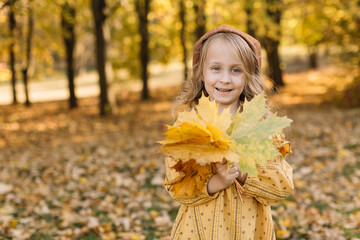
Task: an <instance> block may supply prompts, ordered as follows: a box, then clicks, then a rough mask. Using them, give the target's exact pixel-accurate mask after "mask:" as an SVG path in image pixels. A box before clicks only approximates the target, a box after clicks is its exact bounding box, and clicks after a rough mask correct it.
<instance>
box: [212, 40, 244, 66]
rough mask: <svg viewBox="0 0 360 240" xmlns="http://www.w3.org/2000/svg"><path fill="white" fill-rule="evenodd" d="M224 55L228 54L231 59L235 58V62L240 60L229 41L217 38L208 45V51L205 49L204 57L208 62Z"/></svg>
mask: <svg viewBox="0 0 360 240" xmlns="http://www.w3.org/2000/svg"><path fill="white" fill-rule="evenodd" d="M225 53H228V54H230V55H231V56H232V57H233V58H236V59H237V60H239V61H240V58H239V56H238V51H237V49H236V48H235V46H233V45H232V44H230V42H229V41H226V40H225V39H222V38H217V39H214V40H213V41H212V42H211V43H209V46H208V49H207V53H206V56H205V59H206V60H210V59H209V57H210V58H214V57H220V58H221V57H224V56H225V55H227V54H225Z"/></svg>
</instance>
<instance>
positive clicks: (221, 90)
mask: <svg viewBox="0 0 360 240" xmlns="http://www.w3.org/2000/svg"><path fill="white" fill-rule="evenodd" d="M217 90H219V91H220V92H230V91H231V90H230V89H222V88H217Z"/></svg>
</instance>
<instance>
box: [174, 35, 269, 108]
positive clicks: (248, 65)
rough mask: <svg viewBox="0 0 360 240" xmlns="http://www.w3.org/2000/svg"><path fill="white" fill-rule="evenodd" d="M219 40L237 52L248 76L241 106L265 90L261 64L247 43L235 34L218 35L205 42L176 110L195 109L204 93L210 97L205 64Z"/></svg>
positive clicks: (177, 99) (177, 102)
mask: <svg viewBox="0 0 360 240" xmlns="http://www.w3.org/2000/svg"><path fill="white" fill-rule="evenodd" d="M218 39H222V40H224V41H225V43H226V44H228V46H231V47H232V48H233V49H234V51H236V53H237V56H238V58H239V62H240V67H241V69H242V71H243V72H244V74H245V76H246V82H245V87H244V91H243V92H242V93H241V95H240V98H239V101H240V104H242V103H243V102H244V101H245V98H246V99H247V100H248V101H250V100H251V99H252V98H253V97H254V96H255V95H257V94H259V93H261V92H262V91H263V90H264V89H265V83H264V81H263V80H262V79H261V76H260V66H258V65H259V64H258V61H257V59H256V56H255V53H254V52H253V51H252V50H251V48H250V46H249V45H248V44H247V42H246V41H245V40H244V39H243V38H242V37H240V36H239V35H237V34H234V33H228V32H225V33H216V34H215V35H212V36H211V37H209V38H208V39H207V40H206V41H205V42H203V44H202V46H201V48H200V56H199V58H198V61H197V62H196V63H195V64H194V66H193V70H192V75H191V77H190V78H189V79H187V80H186V81H184V83H183V86H182V90H181V92H180V94H179V95H178V97H177V98H176V101H175V105H174V109H176V108H177V107H179V106H180V105H187V107H193V106H194V105H195V104H197V103H198V99H199V98H200V97H201V95H202V94H203V93H204V95H205V96H208V93H207V92H206V90H205V86H204V79H203V69H204V63H205V60H206V57H207V53H208V50H209V48H210V46H211V45H212V44H213V43H214V42H215V41H217V40H218Z"/></svg>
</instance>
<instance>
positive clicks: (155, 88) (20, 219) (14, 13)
mask: <svg viewBox="0 0 360 240" xmlns="http://www.w3.org/2000/svg"><path fill="white" fill-rule="evenodd" d="M222 24H228V25H230V26H233V27H235V28H237V29H239V30H242V31H244V32H247V33H249V34H250V35H252V36H254V37H255V38H257V39H258V40H259V41H260V42H261V45H262V56H263V58H262V73H263V79H264V80H265V81H266V83H267V86H268V92H272V94H269V99H270V101H271V103H272V104H271V105H272V106H274V109H275V110H276V111H277V112H278V115H279V116H283V115H287V116H288V117H289V118H291V119H293V120H294V122H293V124H292V126H291V127H290V128H288V129H286V131H285V134H286V136H287V139H288V140H290V141H291V143H292V149H293V153H292V154H290V155H288V157H287V160H288V162H289V163H290V164H291V165H292V166H293V168H294V181H295V187H296V190H295V191H294V192H293V193H292V194H291V196H289V198H288V199H286V200H285V201H283V202H282V203H281V204H279V205H277V206H274V207H273V216H274V220H275V229H276V235H277V238H279V239H337V240H338V239H339V240H341V239H351V240H355V239H360V212H359V210H360V201H359V198H360V193H359V191H358V189H359V188H360V170H359V169H360V168H359V167H360V161H359V158H360V140H359V136H360V121H359V120H360V109H359V106H360V71H359V70H360V58H359V56H360V55H359V51H360V1H359V0H347V1H341V0H249V1H232V0H218V1H215V0H199V1H194V0H174V1H170V0H59V1H51V0H0V129H1V131H0V239H169V238H168V236H169V234H170V230H171V227H172V223H173V221H174V219H175V217H176V214H177V209H178V207H179V205H178V204H177V203H176V202H174V201H173V200H172V199H171V198H170V197H169V196H168V194H167V193H166V192H165V190H164V188H163V186H162V180H163V176H164V166H163V157H162V156H161V155H160V154H159V153H157V152H156V149H157V148H158V144H157V143H156V141H157V140H160V139H162V135H161V133H162V132H164V131H165V130H166V124H172V123H173V121H174V119H173V118H172V115H171V107H172V103H173V102H174V99H175V97H176V95H177V93H178V91H179V90H180V87H181V85H182V83H183V82H184V81H186V79H187V78H188V77H189V74H190V73H191V61H192V47H193V44H194V43H195V41H196V40H197V39H198V38H199V37H200V36H201V35H203V34H204V33H205V32H207V31H209V30H211V29H213V28H214V27H217V26H219V25H222Z"/></svg>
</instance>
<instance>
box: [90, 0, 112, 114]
mask: <svg viewBox="0 0 360 240" xmlns="http://www.w3.org/2000/svg"><path fill="white" fill-rule="evenodd" d="M91 3H92V11H93V15H94V22H95V35H96V65H97V69H98V73H99V85H100V105H99V107H100V115H101V116H105V115H106V114H107V113H108V112H110V111H111V106H110V104H109V99H108V91H107V87H108V86H107V80H106V69H105V65H106V42H105V38H104V29H103V27H104V24H105V20H106V15H105V13H104V11H105V8H106V3H105V0H91Z"/></svg>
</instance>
